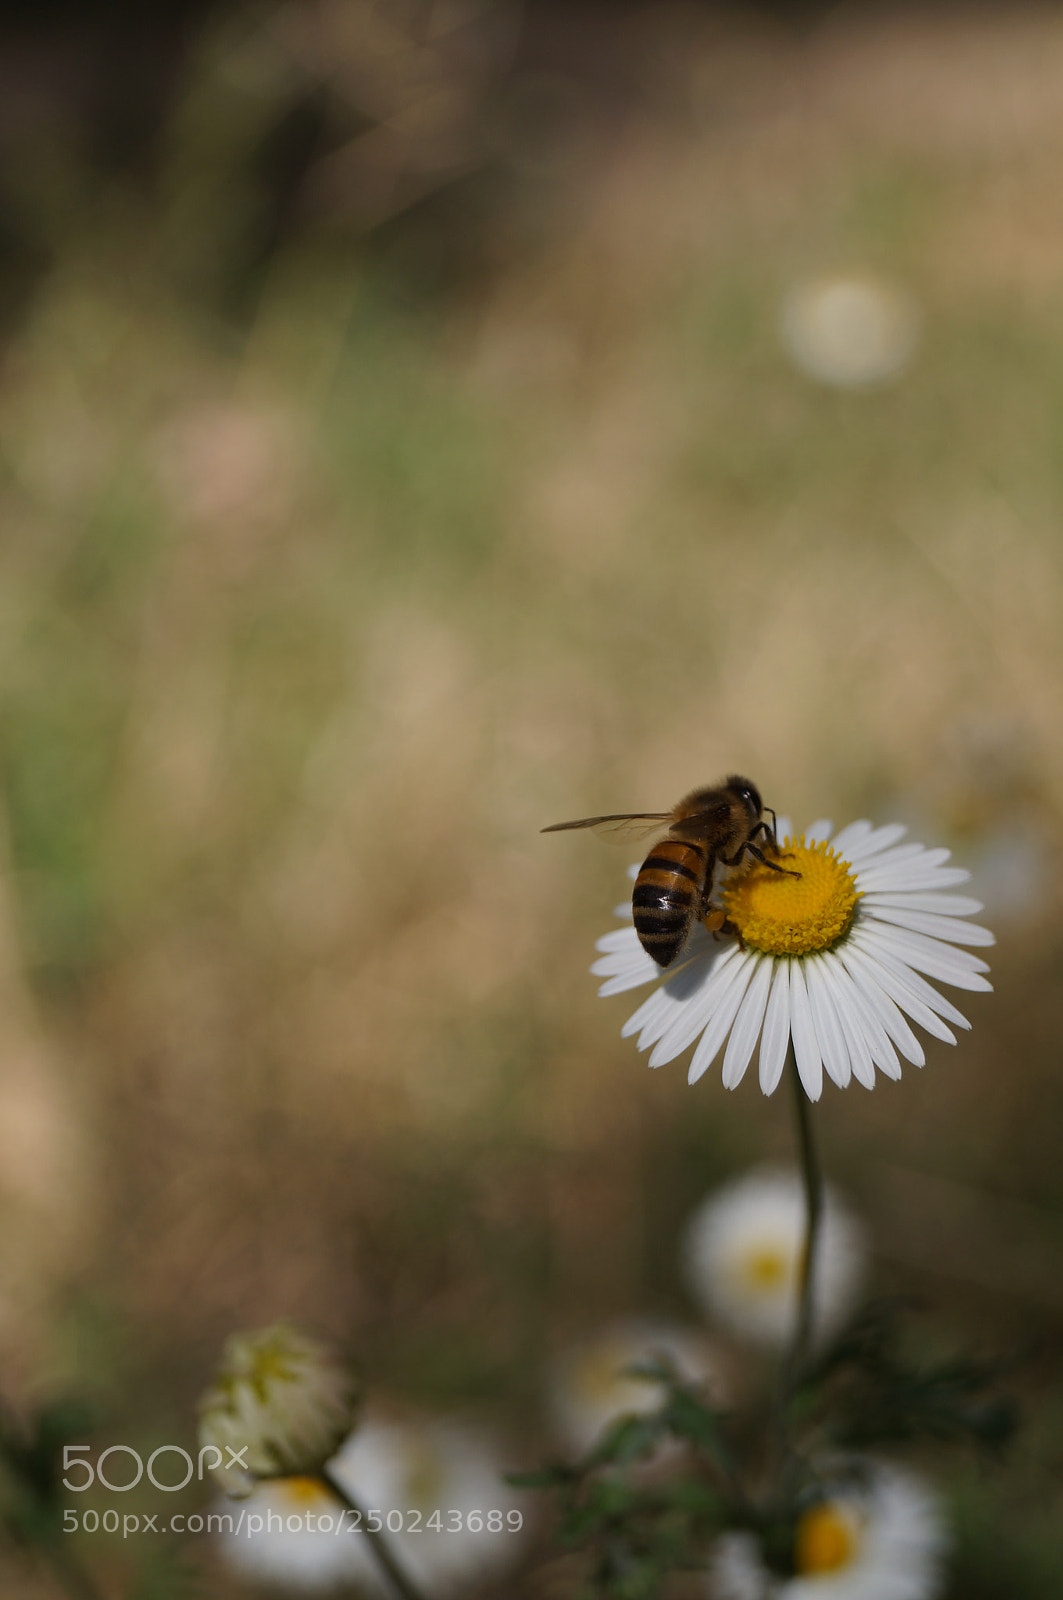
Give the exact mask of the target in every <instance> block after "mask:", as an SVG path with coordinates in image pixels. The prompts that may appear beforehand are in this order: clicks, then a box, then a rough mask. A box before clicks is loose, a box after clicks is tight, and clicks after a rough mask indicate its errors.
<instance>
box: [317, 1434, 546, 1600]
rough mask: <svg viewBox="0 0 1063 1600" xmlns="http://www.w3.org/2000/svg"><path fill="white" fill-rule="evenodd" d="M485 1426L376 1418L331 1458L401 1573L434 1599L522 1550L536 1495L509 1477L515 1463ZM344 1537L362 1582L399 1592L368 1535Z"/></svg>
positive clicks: (489, 1573) (333, 1472)
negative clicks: (374, 1516)
mask: <svg viewBox="0 0 1063 1600" xmlns="http://www.w3.org/2000/svg"><path fill="white" fill-rule="evenodd" d="M509 1467H510V1463H508V1462H506V1461H505V1460H504V1459H503V1458H502V1456H501V1455H500V1454H499V1452H498V1451H497V1449H496V1448H495V1447H494V1445H493V1444H492V1443H491V1442H490V1441H489V1440H488V1439H487V1438H486V1437H484V1436H483V1435H482V1434H481V1433H479V1432H476V1431H474V1430H473V1429H471V1428H468V1427H466V1426H464V1425H462V1424H460V1423H456V1422H431V1423H420V1424H416V1425H415V1424H413V1423H409V1422H401V1423H400V1422H380V1421H370V1422H367V1423H366V1424H365V1426H364V1427H362V1428H359V1430H358V1432H357V1433H356V1434H354V1435H352V1437H351V1438H350V1439H349V1440H348V1441H347V1443H346V1444H345V1445H344V1446H343V1448H342V1450H340V1452H339V1454H338V1455H337V1456H336V1457H335V1458H334V1460H332V1461H331V1462H330V1463H329V1474H330V1476H331V1477H332V1478H333V1479H334V1480H335V1482H336V1483H338V1484H339V1485H340V1487H341V1488H342V1489H343V1490H345V1491H346V1493H348V1494H349V1495H350V1496H351V1499H352V1500H353V1501H354V1503H355V1504H356V1505H357V1506H359V1507H360V1508H361V1509H362V1511H363V1512H364V1513H365V1514H366V1517H367V1518H368V1516H369V1513H370V1512H371V1511H374V1510H375V1511H378V1512H379V1513H380V1516H381V1518H382V1521H383V1533H384V1536H385V1538H386V1539H387V1541H388V1544H389V1546H390V1548H391V1549H392V1550H393V1551H394V1553H395V1557H396V1559H397V1561H398V1563H399V1565H400V1566H401V1567H402V1569H403V1571H404V1572H407V1573H409V1576H410V1579H411V1581H412V1582H413V1583H415V1584H416V1586H417V1588H418V1589H419V1590H420V1591H421V1593H422V1594H424V1595H426V1596H432V1597H433V1600H441V1597H446V1596H450V1595H463V1594H464V1593H465V1592H466V1591H467V1589H468V1587H469V1586H470V1585H471V1584H473V1583H477V1582H480V1581H481V1580H483V1579H486V1578H490V1577H496V1578H497V1577H498V1576H499V1575H500V1574H501V1573H502V1572H504V1571H505V1570H506V1568H507V1567H508V1566H510V1565H511V1564H512V1562H513V1561H514V1560H515V1559H516V1558H517V1557H518V1556H519V1555H520V1554H521V1552H522V1549H523V1543H524V1541H523V1538H522V1534H523V1532H524V1530H525V1529H526V1527H527V1522H528V1516H529V1500H530V1497H529V1495H528V1494H526V1493H522V1492H520V1491H518V1490H516V1489H512V1488H510V1486H509V1485H508V1484H507V1483H505V1482H504V1481H503V1473H505V1472H506V1471H508V1470H509ZM348 1543H349V1544H350V1545H351V1546H352V1550H353V1556H354V1559H355V1561H356V1563H357V1568H358V1581H359V1583H360V1584H361V1585H362V1586H363V1587H364V1588H365V1589H367V1590H368V1591H370V1592H371V1593H373V1594H380V1595H381V1596H386V1597H387V1600H392V1597H393V1591H392V1589H391V1587H390V1585H389V1584H388V1581H387V1579H386V1578H385V1577H384V1575H383V1573H382V1571H381V1569H380V1566H379V1564H378V1563H377V1560H376V1558H375V1556H374V1554H373V1552H372V1550H371V1549H370V1548H369V1541H368V1540H367V1539H366V1538H365V1537H364V1536H363V1535H357V1534H355V1535H352V1537H351V1539H350V1540H348Z"/></svg>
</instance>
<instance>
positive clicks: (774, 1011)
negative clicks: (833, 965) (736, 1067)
mask: <svg viewBox="0 0 1063 1600" xmlns="http://www.w3.org/2000/svg"><path fill="white" fill-rule="evenodd" d="M789 1042H790V963H789V962H788V961H776V963H775V976H774V979H773V981H772V986H771V994H770V995H769V996H768V1006H767V1010H766V1011H765V1013H764V1032H763V1033H762V1034H761V1036H760V1087H761V1089H762V1090H763V1091H764V1093H765V1094H774V1093H775V1091H776V1089H777V1088H778V1087H779V1079H780V1078H781V1077H782V1069H783V1062H784V1061H785V1060H786V1046H787V1045H788V1044H789Z"/></svg>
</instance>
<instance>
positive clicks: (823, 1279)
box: [682, 1170, 864, 1346]
mask: <svg viewBox="0 0 1063 1600" xmlns="http://www.w3.org/2000/svg"><path fill="white" fill-rule="evenodd" d="M806 1229H807V1215H806V1206H805V1196H804V1189H803V1186H802V1183H801V1180H800V1178H799V1177H798V1176H797V1174H796V1173H788V1172H771V1171H763V1170H762V1171H759V1172H751V1173H748V1174H747V1175H746V1176H745V1177H742V1178H738V1179H736V1180H735V1181H734V1182H733V1183H729V1184H725V1185H724V1187H723V1188H722V1189H718V1190H717V1191H716V1193H715V1194H712V1195H710V1196H709V1197H708V1199H707V1200H705V1201H703V1202H702V1204H701V1205H700V1206H698V1207H697V1209H696V1210H695V1211H694V1212H693V1214H692V1215H691V1217H690V1218H689V1220H688V1222H687V1225H686V1229H685V1230H684V1234H683V1242H682V1259H683V1269H684V1275H685V1277H686V1281H687V1283H688V1285H689V1287H690V1290H691V1293H692V1294H693V1295H694V1297H695V1299H696V1300H697V1301H698V1303H699V1304H700V1305H701V1306H702V1307H703V1308H704V1310H705V1311H706V1312H707V1313H708V1315H709V1316H711V1317H715V1318H718V1319H719V1321H721V1322H723V1323H726V1324H727V1326H728V1327H730V1328H731V1329H732V1330H733V1331H734V1332H735V1333H737V1334H740V1335H742V1336H745V1337H749V1338H752V1339H755V1340H757V1341H758V1342H760V1343H762V1344H765V1345H774V1346H779V1345H782V1344H785V1343H786V1341H787V1340H788V1339H789V1338H790V1337H791V1335H792V1334H793V1331H794V1325H795V1323H796V1320H797V1314H798V1301H799V1296H800V1279H801V1267H802V1263H803V1260H804V1253H805V1239H806ZM863 1264H864V1245H863V1229H862V1228H861V1226H860V1224H859V1223H858V1222H857V1220H856V1218H855V1217H854V1216H853V1215H852V1213H851V1212H850V1211H849V1210H848V1209H847V1208H846V1207H845V1206H844V1205H843V1203H842V1201H841V1200H840V1199H839V1198H838V1196H837V1195H836V1194H835V1193H834V1192H833V1191H832V1190H831V1189H829V1188H828V1189H826V1190H825V1191H824V1196H823V1217H822V1220H821V1223H820V1231H819V1242H818V1245H817V1248H816V1254H815V1266H814V1269H813V1274H814V1275H813V1283H812V1304H813V1307H814V1311H815V1326H816V1331H817V1333H820V1334H822V1333H826V1332H829V1331H830V1330H831V1329H832V1328H835V1327H837V1326H838V1324H839V1322H841V1320H842V1319H843V1318H844V1316H845V1315H846V1313H847V1312H848V1311H849V1310H850V1308H851V1307H852V1305H853V1303H854V1300H855V1298H856V1293H857V1290H858V1289H859V1286H860V1279H861V1276H862V1272H863Z"/></svg>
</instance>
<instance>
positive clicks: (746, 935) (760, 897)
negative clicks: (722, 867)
mask: <svg viewBox="0 0 1063 1600" xmlns="http://www.w3.org/2000/svg"><path fill="white" fill-rule="evenodd" d="M773 859H775V860H777V861H778V863H779V865H780V866H781V867H785V868H786V869H787V872H786V874H784V873H782V872H773V871H772V870H771V868H770V867H765V866H761V865H760V864H758V865H756V866H754V867H751V868H750V869H749V871H748V872H742V873H738V874H736V875H735V877H733V878H732V879H731V880H730V882H729V883H728V884H727V887H726V889H725V890H724V896H723V903H724V909H725V910H726V913H727V919H728V921H729V922H731V923H732V924H733V925H734V927H735V928H736V929H737V931H738V934H739V937H740V938H741V940H742V942H743V944H747V945H751V946H752V947H753V949H754V950H762V951H763V952H764V953H765V955H770V956H807V955H812V954H813V953H814V952H815V951H817V950H829V949H830V948H831V946H832V945H835V944H837V942H838V940H839V939H840V938H841V937H842V935H843V934H845V933H847V932H848V931H849V924H850V923H851V922H852V920H853V912H854V911H855V909H856V902H857V900H858V899H859V898H860V897H859V895H858V894H857V891H856V882H855V878H854V875H853V869H852V868H851V867H850V865H849V863H848V862H847V861H842V860H841V859H840V858H839V857H838V856H836V855H835V854H834V851H833V850H832V849H831V848H830V846H829V845H827V844H815V845H806V844H805V840H804V835H803V834H802V836H801V838H800V839H799V840H798V841H797V843H796V844H795V843H793V842H792V841H791V840H790V839H786V840H784V841H783V844H782V846H781V848H780V851H779V854H778V856H777V857H774V858H773ZM795 872H799V873H800V874H801V876H800V877H799V878H798V877H791V876H789V875H788V874H790V873H795Z"/></svg>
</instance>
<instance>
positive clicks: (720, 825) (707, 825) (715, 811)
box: [671, 799, 731, 840]
mask: <svg viewBox="0 0 1063 1600" xmlns="http://www.w3.org/2000/svg"><path fill="white" fill-rule="evenodd" d="M730 821H731V804H730V801H728V800H726V799H723V800H714V801H713V803H712V805H710V806H706V807H705V810H704V811H695V812H694V813H693V814H692V815H691V816H689V817H681V818H680V819H679V820H678V821H677V822H673V824H672V828H671V831H672V833H674V834H675V835H676V837H677V838H679V839H696V840H705V839H715V838H718V837H719V835H720V833H721V830H723V829H726V828H727V826H728V824H729V823H730Z"/></svg>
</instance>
